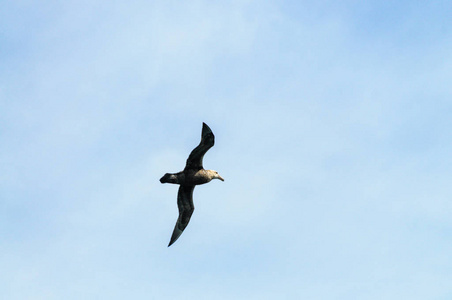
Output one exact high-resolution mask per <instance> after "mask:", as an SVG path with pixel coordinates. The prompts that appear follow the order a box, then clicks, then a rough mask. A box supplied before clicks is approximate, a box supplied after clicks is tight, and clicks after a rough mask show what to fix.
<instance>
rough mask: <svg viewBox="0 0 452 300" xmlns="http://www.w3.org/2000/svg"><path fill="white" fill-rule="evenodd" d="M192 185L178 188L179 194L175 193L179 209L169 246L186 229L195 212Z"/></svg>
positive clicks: (193, 187)
mask: <svg viewBox="0 0 452 300" xmlns="http://www.w3.org/2000/svg"><path fill="white" fill-rule="evenodd" d="M194 189H195V186H194V185H189V186H184V185H181V186H180V187H179V192H178V193H177V207H178V208H179V218H178V219H177V222H176V226H174V230H173V235H172V236H171V241H170V242H169V245H168V247H169V246H171V245H172V244H174V242H175V241H176V240H177V239H178V238H179V237H180V235H181V234H182V232H184V229H185V227H187V225H188V222H190V218H191V215H192V214H193V211H194V210H195V206H194V205H193V190H194Z"/></svg>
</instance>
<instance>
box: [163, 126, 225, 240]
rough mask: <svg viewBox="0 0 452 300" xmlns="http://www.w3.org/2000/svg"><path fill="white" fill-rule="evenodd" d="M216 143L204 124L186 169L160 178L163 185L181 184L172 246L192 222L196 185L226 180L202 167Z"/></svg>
mask: <svg viewBox="0 0 452 300" xmlns="http://www.w3.org/2000/svg"><path fill="white" fill-rule="evenodd" d="M214 143H215V136H214V135H213V132H212V130H211V129H210V128H209V126H207V125H206V123H202V133H201V142H200V143H199V145H198V146H197V147H196V148H195V149H193V151H192V152H191V153H190V155H189V156H188V159H187V163H186V165H185V169H184V170H183V171H181V172H179V173H175V174H171V173H166V174H165V175H163V177H162V178H160V182H161V183H174V184H179V185H180V187H179V192H178V193H177V207H178V208H179V218H178V219H177V222H176V226H175V227H174V231H173V235H172V236H171V240H170V242H169V245H168V247H169V246H171V245H172V244H173V243H174V242H175V241H176V240H177V239H178V238H179V237H180V235H181V234H182V232H184V229H185V227H187V225H188V222H189V221H190V218H191V215H192V214H193V211H194V210H195V206H194V205H193V190H194V189H195V185H200V184H204V183H208V182H210V181H211V180H212V179H220V180H221V181H224V179H223V178H222V177H221V176H220V175H219V174H218V172H216V171H213V170H204V168H203V166H202V159H203V157H204V154H206V152H207V150H209V149H210V148H212V147H213V145H214Z"/></svg>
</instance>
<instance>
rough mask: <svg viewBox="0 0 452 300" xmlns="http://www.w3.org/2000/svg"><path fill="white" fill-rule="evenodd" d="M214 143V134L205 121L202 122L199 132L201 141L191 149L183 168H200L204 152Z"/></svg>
mask: <svg viewBox="0 0 452 300" xmlns="http://www.w3.org/2000/svg"><path fill="white" fill-rule="evenodd" d="M214 143H215V136H214V135H213V132H212V130H211V129H210V128H209V126H207V125H206V123H202V133H201V142H200V143H199V145H198V146H197V147H196V148H195V149H193V151H192V152H191V153H190V155H189V156H188V159H187V164H186V165H185V170H187V169H196V170H200V169H202V168H203V166H202V158H203V157H204V154H206V152H207V150H209V149H210V148H212V146H213V145H214Z"/></svg>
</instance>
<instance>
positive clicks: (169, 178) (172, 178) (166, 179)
mask: <svg viewBox="0 0 452 300" xmlns="http://www.w3.org/2000/svg"><path fill="white" fill-rule="evenodd" d="M160 182H161V183H178V182H177V176H176V175H175V174H170V173H166V174H165V175H163V177H162V178H160Z"/></svg>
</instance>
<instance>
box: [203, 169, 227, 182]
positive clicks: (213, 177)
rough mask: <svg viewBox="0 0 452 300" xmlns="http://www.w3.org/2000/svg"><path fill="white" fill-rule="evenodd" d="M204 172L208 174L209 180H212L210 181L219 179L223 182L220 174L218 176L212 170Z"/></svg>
mask: <svg viewBox="0 0 452 300" xmlns="http://www.w3.org/2000/svg"><path fill="white" fill-rule="evenodd" d="M206 171H207V173H208V174H209V177H210V180H212V179H220V180H221V181H224V179H223V177H221V176H220V174H218V172H217V171H214V170H206Z"/></svg>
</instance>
